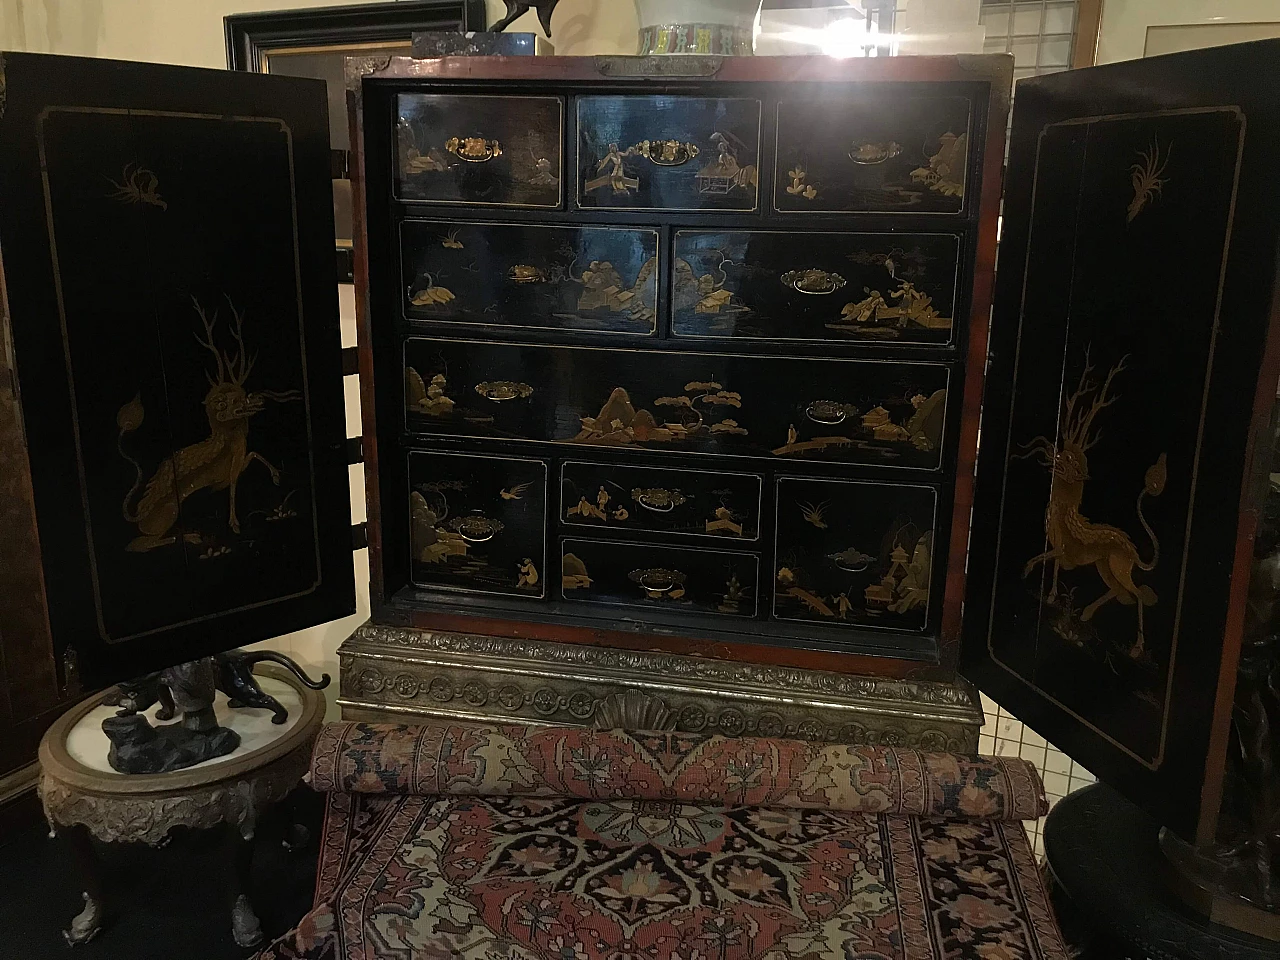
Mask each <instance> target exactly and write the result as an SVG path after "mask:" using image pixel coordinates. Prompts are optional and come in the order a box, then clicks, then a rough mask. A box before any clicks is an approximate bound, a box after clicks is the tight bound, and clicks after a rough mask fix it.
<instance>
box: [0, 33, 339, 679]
mask: <svg viewBox="0 0 1280 960" xmlns="http://www.w3.org/2000/svg"><path fill="white" fill-rule="evenodd" d="M330 192H331V186H330V171H329V134H328V124H327V105H326V97H325V88H324V85H323V84H322V83H320V82H318V81H308V80H295V79H289V78H282V77H270V76H259V75H247V74H233V73H225V72H222V71H213V70H194V69H187V68H180V67H166V66H158V65H154V64H137V63H118V62H111V61H106V60H88V59H78V58H70V57H52V56H39V55H29V54H6V55H5V56H4V58H3V61H2V67H0V252H2V255H3V280H4V291H3V292H4V304H5V309H4V311H3V316H2V317H0V319H2V320H3V323H0V334H3V339H4V341H5V344H4V349H3V351H0V355H3V356H4V358H5V359H4V366H5V367H7V368H8V370H7V372H8V373H9V374H10V376H8V377H5V378H4V382H3V383H2V384H0V392H3V393H4V394H5V396H4V404H3V408H4V409H3V413H4V414H5V415H4V416H3V417H0V428H4V429H3V430H0V433H3V438H2V439H3V444H2V449H0V453H2V454H3V456H2V457H0V461H2V462H3V467H4V470H5V476H4V477H3V478H0V495H2V496H3V498H4V500H3V507H4V510H3V516H4V517H5V518H6V535H5V537H4V538H3V540H4V542H3V544H0V568H3V569H4V571H5V572H4V573H3V574H0V579H2V580H3V582H0V594H2V595H3V596H4V599H3V600H0V633H3V635H4V636H5V637H6V642H12V643H14V644H17V645H19V646H20V648H21V649H20V650H18V652H17V654H16V655H17V656H19V657H20V659H21V660H22V662H23V663H24V665H29V664H30V663H32V662H34V661H35V659H36V658H38V657H40V656H43V657H45V658H46V659H50V658H51V659H52V660H54V661H55V662H57V663H59V664H67V665H74V666H75V667H76V669H78V672H79V673H80V674H81V679H82V680H83V682H84V684H85V685H86V686H93V685H99V684H103V683H106V682H109V681H113V680H117V679H120V678H123V677H128V676H130V675H134V674H137V673H140V672H144V671H147V670H154V669H157V668H159V667H162V666H165V665H168V664H172V663H176V662H180V661H184V660H190V659H193V658H195V657H197V656H201V655H204V654H208V653H211V652H213V651H216V650H220V649H226V648H229V647H234V646H239V645H242V644H245V643H252V642H254V641H258V640H262V639H265V638H267V637H271V636H275V635H277V634H281V633H285V632H288V631H291V630H295V629H298V628H301V627H306V626H310V625H312V624H316V623H320V622H324V621H327V620H331V619H334V618H336V617H340V616H343V615H345V614H349V613H351V612H353V611H354V609H355V602H354V586H353V576H352V559H351V536H350V509H349V497H348V479H347V462H346V456H345V451H344V442H345V438H346V431H345V421H344V415H343V392H342V369H341V343H340V334H339V329H338V309H337V288H336V283H335V277H334V259H333V240H332V237H333V219H332V218H333V213H332V202H331V199H330ZM14 656H15V654H14V653H13V652H12V651H7V650H6V658H7V661H8V663H9V664H10V666H12V665H13V663H14V662H15V661H14ZM25 668H26V666H24V669H25ZM62 679H63V681H64V682H69V681H70V680H72V679H73V678H71V677H67V676H64V677H63V678H62Z"/></svg>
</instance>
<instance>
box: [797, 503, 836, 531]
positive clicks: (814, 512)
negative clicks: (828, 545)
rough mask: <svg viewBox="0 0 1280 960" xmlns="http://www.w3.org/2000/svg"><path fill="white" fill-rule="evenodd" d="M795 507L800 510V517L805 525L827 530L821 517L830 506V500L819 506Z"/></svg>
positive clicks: (805, 504)
mask: <svg viewBox="0 0 1280 960" xmlns="http://www.w3.org/2000/svg"><path fill="white" fill-rule="evenodd" d="M796 506H798V507H799V508H800V515H801V516H802V517H804V521H805V523H811V524H813V525H814V526H815V527H817V528H818V529H819V530H826V529H827V521H826V519H825V518H824V517H823V511H825V510H826V509H827V507H829V506H831V501H830V500H824V501H822V503H819V504H812V503H798V504H796Z"/></svg>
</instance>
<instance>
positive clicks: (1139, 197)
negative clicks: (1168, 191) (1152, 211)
mask: <svg viewBox="0 0 1280 960" xmlns="http://www.w3.org/2000/svg"><path fill="white" fill-rule="evenodd" d="M1172 153H1173V144H1172V143H1171V144H1169V149H1168V150H1166V151H1165V154H1164V156H1163V157H1161V156H1160V138H1159V137H1157V138H1156V139H1155V140H1154V141H1153V142H1152V144H1151V147H1150V149H1148V150H1140V151H1139V152H1138V156H1139V157H1140V158H1141V160H1142V162H1141V163H1135V164H1134V165H1133V166H1131V167H1130V168H1129V174H1130V177H1131V178H1132V180H1133V199H1132V200H1130V201H1129V209H1128V211H1127V214H1126V217H1125V222H1126V223H1133V220H1134V218H1135V217H1137V215H1138V214H1140V213H1141V212H1142V211H1143V210H1145V209H1146V208H1147V207H1148V206H1149V205H1150V204H1152V203H1154V202H1155V200H1156V198H1157V197H1159V196H1160V193H1161V191H1163V190H1164V185H1165V184H1166V183H1168V182H1169V178H1168V177H1166V176H1165V175H1164V171H1165V167H1167V166H1168V165H1169V156H1170V154H1172Z"/></svg>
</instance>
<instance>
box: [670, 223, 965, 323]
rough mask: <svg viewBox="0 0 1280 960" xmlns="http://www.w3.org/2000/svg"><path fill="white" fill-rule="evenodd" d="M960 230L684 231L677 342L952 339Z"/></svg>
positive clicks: (675, 309)
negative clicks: (687, 339)
mask: <svg viewBox="0 0 1280 960" xmlns="http://www.w3.org/2000/svg"><path fill="white" fill-rule="evenodd" d="M959 268H960V238H959V237H958V236H955V235H954V234H940V233H939V234H893V233H811V234H795V233H782V232H767V231H759V232H752V233H745V232H736V231H734V232H724V231H712V230H680V231H678V232H677V233H676V235H675V252H674V266H673V269H672V271H671V274H672V276H671V288H672V294H671V304H672V306H671V309H672V323H671V329H672V333H673V334H674V335H675V336H677V337H761V338H767V339H770V340H797V341H803V340H817V341H836V342H842V341H848V342H855V343H891V344H892V343H911V344H914V343H920V344H936V345H946V344H949V343H951V342H952V330H953V327H954V324H955V321H954V317H955V310H956V298H957V294H958V284H959Z"/></svg>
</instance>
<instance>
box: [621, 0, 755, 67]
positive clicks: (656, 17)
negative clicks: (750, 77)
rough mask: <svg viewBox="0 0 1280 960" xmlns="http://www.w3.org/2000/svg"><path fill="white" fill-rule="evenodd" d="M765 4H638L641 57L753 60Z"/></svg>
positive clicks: (656, 0)
mask: <svg viewBox="0 0 1280 960" xmlns="http://www.w3.org/2000/svg"><path fill="white" fill-rule="evenodd" d="M762 2H763V0H636V13H637V15H638V16H639V20H640V49H639V50H638V51H637V52H638V53H639V54H640V55H641V56H646V55H649V54H665V53H685V54H690V53H692V54H699V53H700V54H725V55H729V56H750V55H751V53H752V48H753V34H754V30H755V22H756V17H757V16H758V15H759V13H760V5H761V3H762Z"/></svg>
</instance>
